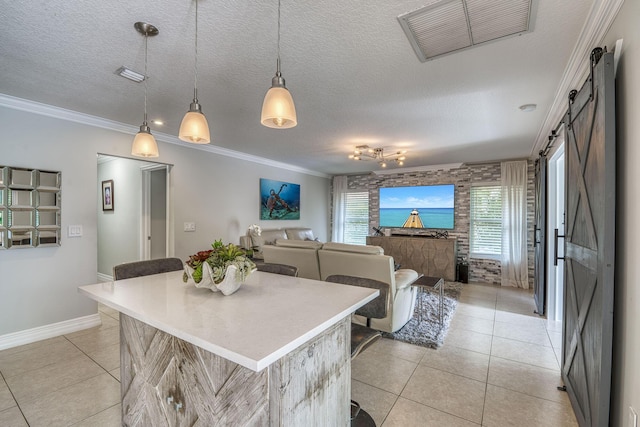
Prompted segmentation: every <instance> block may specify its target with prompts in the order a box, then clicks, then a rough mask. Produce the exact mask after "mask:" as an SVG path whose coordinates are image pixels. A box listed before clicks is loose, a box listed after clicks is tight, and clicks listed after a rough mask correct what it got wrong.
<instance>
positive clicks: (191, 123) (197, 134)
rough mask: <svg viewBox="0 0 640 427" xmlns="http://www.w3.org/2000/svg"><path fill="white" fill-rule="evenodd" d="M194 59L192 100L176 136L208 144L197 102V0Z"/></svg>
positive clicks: (205, 127) (205, 122)
mask: <svg viewBox="0 0 640 427" xmlns="http://www.w3.org/2000/svg"><path fill="white" fill-rule="evenodd" d="M195 48H196V60H195V66H194V72H195V77H194V84H193V102H192V103H191V104H190V105H189V111H187V114H185V115H184V118H183V119H182V123H181V124H180V131H179V132H178V138H180V139H181V140H182V141H186V142H191V143H192V144H208V143H210V142H211V136H210V134H209V123H207V118H206V117H205V116H204V114H202V106H201V105H200V104H199V103H198V0H196V43H195Z"/></svg>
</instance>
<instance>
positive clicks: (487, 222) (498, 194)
mask: <svg viewBox="0 0 640 427" xmlns="http://www.w3.org/2000/svg"><path fill="white" fill-rule="evenodd" d="M470 228H471V230H470V236H469V245H470V248H469V249H470V256H471V257H473V258H499V257H500V256H501V254H502V188H501V187H500V185H480V186H475V187H471V219H470Z"/></svg>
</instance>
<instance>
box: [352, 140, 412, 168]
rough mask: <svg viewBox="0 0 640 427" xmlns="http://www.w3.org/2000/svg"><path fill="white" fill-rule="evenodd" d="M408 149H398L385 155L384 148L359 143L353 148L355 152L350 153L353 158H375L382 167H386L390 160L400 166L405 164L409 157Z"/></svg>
mask: <svg viewBox="0 0 640 427" xmlns="http://www.w3.org/2000/svg"><path fill="white" fill-rule="evenodd" d="M406 152H407V150H402V151H396V152H395V153H393V154H389V155H385V154H384V148H371V147H369V146H368V145H358V146H356V149H355V150H353V154H349V158H350V159H352V160H375V161H377V162H378V164H379V165H380V167H382V168H386V167H387V164H388V162H395V163H396V164H397V165H398V166H403V165H404V161H405V160H406V159H407V157H406V156H405V153H406Z"/></svg>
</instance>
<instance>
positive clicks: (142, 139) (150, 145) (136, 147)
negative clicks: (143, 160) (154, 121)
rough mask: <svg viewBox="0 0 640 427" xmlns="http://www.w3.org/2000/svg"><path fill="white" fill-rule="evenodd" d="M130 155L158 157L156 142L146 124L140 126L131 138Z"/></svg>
mask: <svg viewBox="0 0 640 427" xmlns="http://www.w3.org/2000/svg"><path fill="white" fill-rule="evenodd" d="M145 128H146V129H145ZM131 155H132V156H138V157H158V155H159V153H158V144H157V143H156V139H155V138H154V137H153V135H151V132H150V131H149V127H148V126H145V125H142V126H140V132H138V133H137V134H136V137H135V138H134V139H133V145H132V146H131Z"/></svg>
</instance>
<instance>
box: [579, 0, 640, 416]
mask: <svg viewBox="0 0 640 427" xmlns="http://www.w3.org/2000/svg"><path fill="white" fill-rule="evenodd" d="M639 20H640V2H639V1H637V0H634V1H629V0H627V1H626V2H625V3H624V5H623V6H622V9H621V11H620V12H619V14H618V17H617V18H616V21H615V22H614V24H613V26H612V27H611V29H610V30H609V33H608V34H607V36H606V38H605V42H604V43H603V45H606V46H607V47H608V48H609V50H611V48H612V47H613V46H614V45H615V41H616V40H618V39H624V46H623V49H622V56H621V59H620V63H619V66H618V73H617V76H616V116H617V126H616V133H617V135H616V138H617V148H618V149H617V156H618V162H617V169H618V175H617V187H618V188H617V194H616V198H617V218H616V229H617V236H616V239H617V244H616V281H615V282H616V283H615V304H614V336H613V342H614V348H613V363H612V366H613V381H612V382H613V384H612V389H611V390H612V394H611V411H612V418H611V421H612V423H611V425H612V426H616V427H623V426H624V427H626V426H627V425H630V424H627V417H628V414H629V407H630V406H632V407H634V408H635V410H636V413H639V414H640V357H638V355H640V320H639V317H638V313H640V285H639V283H640V282H639V280H638V267H637V265H638V260H639V259H640V221H638V212H640V191H639V190H638V182H640V167H638V164H640V120H639V118H640V26H638V22H639ZM585 61H587V58H585Z"/></svg>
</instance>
